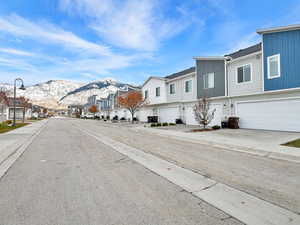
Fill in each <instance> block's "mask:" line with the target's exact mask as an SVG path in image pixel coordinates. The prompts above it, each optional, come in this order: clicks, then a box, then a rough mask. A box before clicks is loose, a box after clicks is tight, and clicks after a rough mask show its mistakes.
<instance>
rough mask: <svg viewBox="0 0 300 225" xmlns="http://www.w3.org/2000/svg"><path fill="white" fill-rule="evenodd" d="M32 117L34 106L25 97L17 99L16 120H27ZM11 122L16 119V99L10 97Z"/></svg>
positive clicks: (9, 117) (9, 115)
mask: <svg viewBox="0 0 300 225" xmlns="http://www.w3.org/2000/svg"><path fill="white" fill-rule="evenodd" d="M31 117H32V104H31V103H29V102H28V100H27V99H25V98H24V97H18V98H16V119H17V120H25V119H29V118H31ZM7 118H8V119H9V120H12V119H13V118H14V98H13V97H8V117H7Z"/></svg>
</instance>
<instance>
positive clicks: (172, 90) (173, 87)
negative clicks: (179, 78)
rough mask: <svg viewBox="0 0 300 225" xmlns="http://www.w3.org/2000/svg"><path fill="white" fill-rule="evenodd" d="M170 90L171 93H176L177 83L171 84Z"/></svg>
mask: <svg viewBox="0 0 300 225" xmlns="http://www.w3.org/2000/svg"><path fill="white" fill-rule="evenodd" d="M169 91H170V94H171V95H172V94H175V84H170V86H169Z"/></svg>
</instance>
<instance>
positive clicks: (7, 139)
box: [0, 120, 48, 178]
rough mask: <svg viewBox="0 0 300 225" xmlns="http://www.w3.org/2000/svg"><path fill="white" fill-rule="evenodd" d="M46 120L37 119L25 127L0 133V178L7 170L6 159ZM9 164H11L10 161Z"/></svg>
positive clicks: (39, 128) (30, 137)
mask: <svg viewBox="0 0 300 225" xmlns="http://www.w3.org/2000/svg"><path fill="white" fill-rule="evenodd" d="M47 121H48V120H41V121H37V122H34V123H32V124H29V125H27V126H25V127H21V128H18V129H15V130H12V131H10V132H7V133H4V134H0V178H1V176H2V175H3V174H4V173H5V172H6V170H7V166H8V165H6V164H7V161H8V159H9V158H10V157H11V156H13V155H14V154H15V153H16V152H17V151H18V150H19V149H20V148H21V147H22V146H24V145H25V144H26V143H27V142H28V141H29V140H30V139H32V138H33V137H34V136H35V135H36V134H37V133H38V132H39V131H40V130H41V129H42V127H43V126H44V125H45V124H46V123H47ZM16 159H17V158H16ZM16 159H15V160H16ZM9 164H10V165H11V164H12V163H9ZM10 165H9V166H10Z"/></svg>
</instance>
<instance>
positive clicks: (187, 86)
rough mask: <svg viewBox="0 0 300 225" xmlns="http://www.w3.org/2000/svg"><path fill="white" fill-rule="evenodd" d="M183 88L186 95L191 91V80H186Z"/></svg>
mask: <svg viewBox="0 0 300 225" xmlns="http://www.w3.org/2000/svg"><path fill="white" fill-rule="evenodd" d="M184 87H185V88H184V89H185V92H186V93H188V92H191V91H192V80H187V81H186V82H185V85H184Z"/></svg>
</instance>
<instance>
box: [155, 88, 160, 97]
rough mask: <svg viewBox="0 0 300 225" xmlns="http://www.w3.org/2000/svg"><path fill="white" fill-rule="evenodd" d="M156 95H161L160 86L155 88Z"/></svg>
mask: <svg viewBox="0 0 300 225" xmlns="http://www.w3.org/2000/svg"><path fill="white" fill-rule="evenodd" d="M155 95H156V97H159V96H160V87H157V88H156V89H155Z"/></svg>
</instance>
